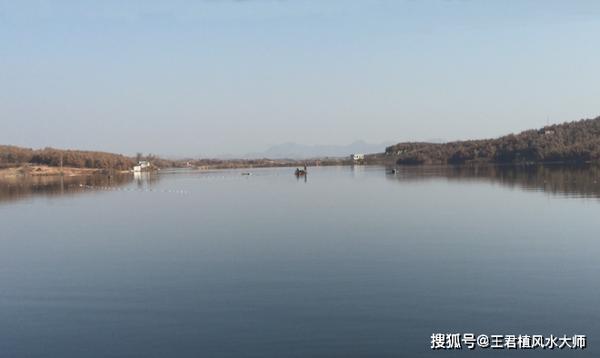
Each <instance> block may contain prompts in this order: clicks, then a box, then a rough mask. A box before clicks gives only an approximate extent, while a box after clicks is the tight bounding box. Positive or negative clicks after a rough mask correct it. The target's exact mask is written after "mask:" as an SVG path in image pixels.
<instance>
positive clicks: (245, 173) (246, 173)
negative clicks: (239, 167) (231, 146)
mask: <svg viewBox="0 0 600 358" xmlns="http://www.w3.org/2000/svg"><path fill="white" fill-rule="evenodd" d="M242 175H252V173H249V172H243V173H242Z"/></svg>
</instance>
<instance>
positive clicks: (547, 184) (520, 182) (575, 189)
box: [388, 165, 600, 197]
mask: <svg viewBox="0 0 600 358" xmlns="http://www.w3.org/2000/svg"><path fill="white" fill-rule="evenodd" d="M388 178H389V179H394V180H399V181H411V180H415V181H417V180H423V179H432V178H445V179H447V180H462V181H464V180H477V181H492V182H496V183H500V184H502V185H506V186H510V187H520V188H522V189H525V190H539V191H547V192H549V193H553V194H559V195H574V196H582V197H600V167H598V166H590V165H582V166H564V165H529V166H510V165H508V166H502V165H499V166H495V165H480V166H415V167H400V168H398V169H397V173H396V174H395V175H388Z"/></svg>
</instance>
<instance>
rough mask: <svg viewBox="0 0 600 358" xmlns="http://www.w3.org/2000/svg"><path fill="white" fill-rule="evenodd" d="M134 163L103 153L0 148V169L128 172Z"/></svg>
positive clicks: (123, 157) (124, 158)
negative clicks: (36, 167)
mask: <svg viewBox="0 0 600 358" xmlns="http://www.w3.org/2000/svg"><path fill="white" fill-rule="evenodd" d="M134 162H135V161H134V159H133V158H129V157H126V156H124V155H121V154H113V153H105V152H94V151H81V150H62V149H54V148H44V149H31V148H22V147H17V146H10V145H2V146H0V168H11V167H19V166H23V165H47V166H50V167H60V166H63V167H72V168H87V169H114V170H128V169H131V167H132V166H133V165H134Z"/></svg>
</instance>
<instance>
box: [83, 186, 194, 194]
mask: <svg viewBox="0 0 600 358" xmlns="http://www.w3.org/2000/svg"><path fill="white" fill-rule="evenodd" d="M75 187H79V188H82V189H89V190H104V191H122V192H144V193H149V192H152V193H169V194H179V195H187V194H189V193H190V192H189V191H187V190H172V189H152V188H121V187H116V186H95V185H86V184H79V185H75Z"/></svg>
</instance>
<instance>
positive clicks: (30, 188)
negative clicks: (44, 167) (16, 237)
mask: <svg viewBox="0 0 600 358" xmlns="http://www.w3.org/2000/svg"><path fill="white" fill-rule="evenodd" d="M131 180H132V176H131V175H128V174H123V175H113V176H107V175H92V176H79V177H62V176H29V177H9V178H2V179H0V203H1V202H4V201H15V200H20V199H25V198H27V197H30V196H38V195H39V196H59V195H69V194H75V193H82V192H84V191H86V190H88V188H90V187H113V186H120V185H124V184H127V183H129V182H130V181H131Z"/></svg>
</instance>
